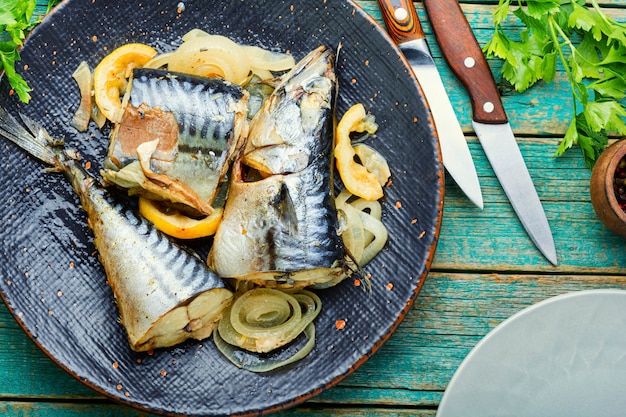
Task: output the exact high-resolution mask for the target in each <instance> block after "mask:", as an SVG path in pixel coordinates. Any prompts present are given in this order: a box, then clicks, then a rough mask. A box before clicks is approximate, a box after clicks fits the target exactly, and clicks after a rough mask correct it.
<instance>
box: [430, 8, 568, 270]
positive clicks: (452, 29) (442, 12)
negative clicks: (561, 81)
mask: <svg viewBox="0 0 626 417" xmlns="http://www.w3.org/2000/svg"><path fill="white" fill-rule="evenodd" d="M424 7H425V9H426V13H427V14H428V17H429V20H430V24H431V27H432V28H433V32H434V34H435V37H436V39H437V42H438V43H439V46H440V48H441V51H442V53H443V56H444V58H445V59H446V61H447V62H448V65H449V66H450V69H451V70H452V72H454V74H455V75H456V76H457V78H458V79H459V80H460V81H461V83H462V84H463V85H464V86H465V88H466V89H467V91H468V93H469V96H470V100H471V103H472V111H473V120H472V125H473V127H474V131H475V132H476V135H477V136H478V139H479V141H480V144H481V145H482V147H483V149H484V151H485V155H487V159H489V163H490V164H491V167H492V168H493V170H494V172H495V174H496V177H497V178H498V181H499V182H500V185H502V188H503V190H504V192H505V194H506V196H507V198H508V199H509V201H510V202H511V205H512V206H513V209H514V210H515V213H516V214H517V217H518V218H519V219H520V221H521V223H522V225H523V226H524V229H525V230H526V232H527V233H528V235H529V236H530V238H531V240H532V241H533V243H534V244H535V245H536V246H537V248H538V249H539V251H540V252H541V253H542V254H543V255H544V256H545V257H546V259H548V260H549V261H550V262H551V263H552V264H553V265H556V264H557V262H558V261H557V254H556V249H555V246H554V239H553V237H552V231H551V230H550V225H549V223H548V220H547V218H546V215H545V212H544V210H543V206H542V204H541V201H540V200H539V196H538V195H537V190H536V189H535V186H534V184H533V181H532V178H531V177H530V174H529V173H528V168H527V167H526V163H525V162H524V158H523V156H522V153H521V152H520V150H519V147H518V145H517V141H516V140H515V136H514V134H513V131H512V129H511V126H510V125H509V122H508V118H507V116H506V112H505V110H504V106H503V105H502V100H501V99H500V94H499V93H498V88H497V86H496V83H495V80H494V78H493V75H492V73H491V69H490V67H489V64H488V63H487V60H486V59H485V56H484V54H483V52H482V49H481V47H480V45H479V44H478V41H477V40H476V38H475V36H474V32H473V31H472V29H471V27H470V25H469V23H468V21H467V19H466V17H465V14H464V13H463V10H462V9H461V6H460V5H459V3H458V2H457V0H424Z"/></svg>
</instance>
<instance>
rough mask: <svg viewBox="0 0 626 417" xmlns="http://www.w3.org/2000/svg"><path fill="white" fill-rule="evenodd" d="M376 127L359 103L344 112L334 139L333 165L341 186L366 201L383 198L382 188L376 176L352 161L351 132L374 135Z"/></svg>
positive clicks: (353, 152)
mask: <svg viewBox="0 0 626 417" xmlns="http://www.w3.org/2000/svg"><path fill="white" fill-rule="evenodd" d="M377 128H378V126H377V125H376V123H375V122H374V121H373V119H372V117H367V115H366V114H365V108H364V107H363V105H362V104H361V103H358V104H355V105H353V106H352V107H350V108H349V109H348V111H346V113H345V114H344V115H343V117H342V118H341V120H340V121H339V124H338V125H337V131H336V137H335V150H334V155H335V163H336V165H337V171H339V176H340V177H341V181H342V182H343V185H344V186H345V187H346V189H348V191H350V192H351V193H352V194H354V195H356V196H359V197H362V198H364V199H366V200H370V201H371V200H378V199H379V198H382V196H383V188H382V186H381V184H380V182H379V181H378V178H376V175H375V174H373V173H371V172H369V171H368V170H367V168H365V167H364V166H363V165H361V164H359V163H357V162H356V161H355V160H354V156H355V155H356V153H355V151H354V148H353V147H352V143H351V142H350V133H351V132H368V133H370V134H372V133H375V132H376V129H377Z"/></svg>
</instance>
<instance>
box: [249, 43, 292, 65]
mask: <svg viewBox="0 0 626 417" xmlns="http://www.w3.org/2000/svg"><path fill="white" fill-rule="evenodd" d="M243 48H244V50H245V52H246V55H248V58H249V59H250V65H252V66H253V67H254V68H258V69H264V70H269V71H287V70H290V69H291V68H293V67H294V66H295V65H296V61H295V59H294V58H293V56H291V55H289V54H283V53H280V52H272V51H269V50H267V49H263V48H260V47H258V46H244V47H243Z"/></svg>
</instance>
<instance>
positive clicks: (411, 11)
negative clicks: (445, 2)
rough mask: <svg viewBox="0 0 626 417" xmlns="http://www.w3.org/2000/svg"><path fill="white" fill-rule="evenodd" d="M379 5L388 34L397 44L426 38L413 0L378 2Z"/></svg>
mask: <svg viewBox="0 0 626 417" xmlns="http://www.w3.org/2000/svg"><path fill="white" fill-rule="evenodd" d="M378 4H379V5H380V11H381V13H382V15H383V20H384V21H385V25H386V26H387V32H389V35H390V36H391V39H393V41H394V42H395V43H396V44H401V43H404V42H408V41H412V40H415V39H423V38H424V37H425V36H424V30H423V29H422V26H421V24H420V21H419V18H418V16H417V11H416V10H415V5H414V4H413V1H412V0H378Z"/></svg>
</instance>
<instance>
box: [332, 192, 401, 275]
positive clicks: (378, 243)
mask: <svg viewBox="0 0 626 417" xmlns="http://www.w3.org/2000/svg"><path fill="white" fill-rule="evenodd" d="M335 205H336V207H337V209H338V210H341V211H342V212H343V213H344V214H345V218H346V227H345V228H344V229H345V230H343V232H342V233H341V237H342V239H343V242H344V245H345V246H346V249H347V250H348V252H349V253H350V255H351V256H352V259H353V260H354V262H356V264H357V265H358V266H359V267H363V266H365V265H367V264H368V263H369V262H370V261H371V260H372V259H374V257H375V256H376V255H377V254H378V253H379V252H380V251H381V250H382V249H383V248H384V246H385V244H386V243H387V239H388V237H389V236H388V232H387V228H386V227H385V225H384V224H383V223H382V221H381V219H382V207H381V205H380V203H379V202H378V201H370V200H366V199H364V198H356V199H355V196H354V195H353V194H351V193H350V192H349V191H347V190H343V191H342V192H341V193H339V195H337V197H336V198H335Z"/></svg>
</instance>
